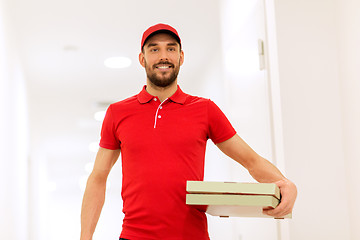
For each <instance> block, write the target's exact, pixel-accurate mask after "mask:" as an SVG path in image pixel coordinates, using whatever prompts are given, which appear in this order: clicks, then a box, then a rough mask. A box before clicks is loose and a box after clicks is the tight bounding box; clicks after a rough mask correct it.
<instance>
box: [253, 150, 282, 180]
mask: <svg viewBox="0 0 360 240" xmlns="http://www.w3.org/2000/svg"><path fill="white" fill-rule="evenodd" d="M248 171H249V173H250V175H251V176H252V177H253V178H254V179H255V180H256V181H258V182H261V183H272V182H277V181H280V180H283V179H285V177H284V175H282V173H281V172H280V171H279V169H278V168H277V167H275V166H274V165H273V164H272V163H271V162H269V161H268V160H266V159H265V158H262V157H260V156H258V157H257V159H256V160H254V161H253V163H252V164H251V167H249V168H248Z"/></svg>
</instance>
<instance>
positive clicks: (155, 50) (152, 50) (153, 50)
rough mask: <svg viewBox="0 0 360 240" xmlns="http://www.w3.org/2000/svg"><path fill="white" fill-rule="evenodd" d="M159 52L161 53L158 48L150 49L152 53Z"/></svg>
mask: <svg viewBox="0 0 360 240" xmlns="http://www.w3.org/2000/svg"><path fill="white" fill-rule="evenodd" d="M157 51H159V50H158V49H157V48H152V49H150V52H157Z"/></svg>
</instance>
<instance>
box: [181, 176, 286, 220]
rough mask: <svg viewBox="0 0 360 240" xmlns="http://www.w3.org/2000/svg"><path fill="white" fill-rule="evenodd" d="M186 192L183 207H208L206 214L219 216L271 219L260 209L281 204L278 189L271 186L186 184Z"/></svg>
mask: <svg viewBox="0 0 360 240" xmlns="http://www.w3.org/2000/svg"><path fill="white" fill-rule="evenodd" d="M186 190H187V192H188V193H189V194H187V195H186V204H189V205H207V206H208V207H207V211H206V212H207V213H208V214H210V215H213V216H220V217H262V218H272V217H271V216H268V215H265V214H263V213H262V210H263V208H266V207H270V208H275V207H276V206H277V205H278V204H279V202H280V190H279V188H278V187H277V186H276V184H273V183H235V182H202V181H188V182H187V186H186ZM284 218H291V214H289V215H287V216H284Z"/></svg>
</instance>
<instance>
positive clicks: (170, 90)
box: [146, 80, 177, 102]
mask: <svg viewBox="0 0 360 240" xmlns="http://www.w3.org/2000/svg"><path fill="white" fill-rule="evenodd" d="M176 90H177V81H174V82H173V83H172V84H171V85H169V86H167V87H158V86H156V85H154V84H153V83H152V82H150V81H149V80H147V84H146V91H147V92H148V93H149V94H151V95H153V96H156V97H158V98H159V100H160V101H161V102H163V101H164V100H165V99H167V98H169V97H171V96H172V95H173V94H174V93H175V92H176Z"/></svg>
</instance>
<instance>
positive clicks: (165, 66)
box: [156, 65, 172, 69]
mask: <svg viewBox="0 0 360 240" xmlns="http://www.w3.org/2000/svg"><path fill="white" fill-rule="evenodd" d="M171 67H172V66H170V65H159V66H156V68H158V69H169V68H171Z"/></svg>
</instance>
